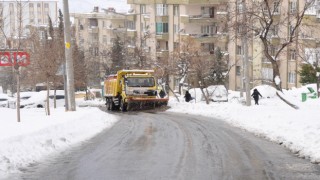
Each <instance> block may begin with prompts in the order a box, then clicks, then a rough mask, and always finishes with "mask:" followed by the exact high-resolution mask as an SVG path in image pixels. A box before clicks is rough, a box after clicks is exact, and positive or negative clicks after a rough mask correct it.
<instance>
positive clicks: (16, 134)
mask: <svg viewBox="0 0 320 180" xmlns="http://www.w3.org/2000/svg"><path fill="white" fill-rule="evenodd" d="M0 113H1V114H2V117H1V120H0V124H1V126H0V147H1V149H0V177H5V175H6V174H8V173H12V172H15V171H17V170H18V169H19V168H21V167H25V166H27V165H29V164H31V163H34V162H37V161H39V160H40V159H41V158H43V157H45V156H47V155H49V154H51V153H55V152H59V151H63V150H65V149H66V148H68V147H70V146H72V145H75V144H77V143H79V142H81V141H84V140H87V139H90V138H91V137H93V136H94V135H96V134H97V133H99V132H101V131H102V130H104V129H105V128H108V127H111V126H112V125H113V124H114V123H115V122H116V121H117V119H116V117H115V116H113V115H110V114H107V113H105V112H102V111H100V110H99V109H98V108H78V109H77V111H75V112H65V110H64V108H63V107H61V108H58V109H55V110H53V109H52V115H51V116H45V114H44V109H29V110H28V109H26V110H24V109H22V110H21V117H22V119H21V122H20V123H17V122H16V115H15V114H16V113H15V109H7V108H0Z"/></svg>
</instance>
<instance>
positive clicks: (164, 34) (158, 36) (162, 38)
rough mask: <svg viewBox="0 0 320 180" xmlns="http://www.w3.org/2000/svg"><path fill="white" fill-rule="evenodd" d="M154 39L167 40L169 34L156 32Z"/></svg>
mask: <svg viewBox="0 0 320 180" xmlns="http://www.w3.org/2000/svg"><path fill="white" fill-rule="evenodd" d="M156 39H158V40H168V39H169V34H168V33H163V34H157V35H156Z"/></svg>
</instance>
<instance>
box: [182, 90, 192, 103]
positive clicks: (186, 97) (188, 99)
mask: <svg viewBox="0 0 320 180" xmlns="http://www.w3.org/2000/svg"><path fill="white" fill-rule="evenodd" d="M184 98H185V100H186V102H189V101H191V94H190V93H189V91H186V94H185V95H184Z"/></svg>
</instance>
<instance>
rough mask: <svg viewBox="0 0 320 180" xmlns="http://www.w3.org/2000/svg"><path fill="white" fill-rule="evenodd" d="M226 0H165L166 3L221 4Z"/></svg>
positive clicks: (226, 0)
mask: <svg viewBox="0 0 320 180" xmlns="http://www.w3.org/2000/svg"><path fill="white" fill-rule="evenodd" d="M227 2H228V0H167V4H216V5H218V4H222V3H227Z"/></svg>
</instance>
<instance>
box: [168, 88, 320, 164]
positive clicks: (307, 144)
mask: <svg viewBox="0 0 320 180" xmlns="http://www.w3.org/2000/svg"><path fill="white" fill-rule="evenodd" d="M313 88H314V87H313ZM314 89H315V88H314ZM258 90H259V91H260V93H261V94H262V96H263V98H262V99H260V101H259V104H260V105H259V106H257V105H254V101H253V100H252V101H251V104H252V106H250V107H248V106H245V105H244V103H243V99H241V98H240V93H239V92H232V91H229V102H221V103H217V102H210V104H209V105H207V104H206V103H205V102H204V101H200V99H201V98H200V97H201V92H200V91H199V90H196V93H197V95H196V96H197V98H196V101H195V100H193V101H192V102H191V103H186V102H184V99H183V97H181V99H180V102H177V100H176V99H175V98H171V99H170V101H169V106H171V109H169V110H168V111H171V112H181V113H187V114H196V115H203V116H209V117H212V118H218V119H221V120H223V121H226V122H227V123H229V124H231V125H233V126H236V127H240V128H242V129H245V130H247V131H249V132H252V133H254V134H256V135H258V136H261V137H264V138H267V139H269V140H271V141H274V142H277V143H279V144H282V145H284V146H285V147H287V148H289V149H290V150H291V151H292V152H293V153H296V154H298V155H299V156H301V157H305V158H310V161H311V162H314V163H320V99H311V98H308V99H307V101H306V102H301V93H303V92H304V93H306V92H307V91H306V88H305V87H303V88H300V89H294V90H290V91H284V95H283V96H284V97H285V98H286V99H288V100H289V101H290V102H291V103H293V104H295V105H297V106H299V109H298V110H296V109H294V108H292V107H290V106H289V105H287V104H286V103H284V102H283V101H282V100H280V98H279V97H277V96H276V95H275V94H276V90H275V89H274V90H273V89H272V88H270V86H259V87H258ZM190 92H193V91H191V90H190ZM194 96H195V95H193V97H194Z"/></svg>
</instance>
